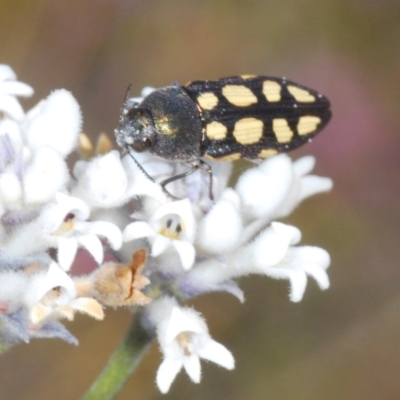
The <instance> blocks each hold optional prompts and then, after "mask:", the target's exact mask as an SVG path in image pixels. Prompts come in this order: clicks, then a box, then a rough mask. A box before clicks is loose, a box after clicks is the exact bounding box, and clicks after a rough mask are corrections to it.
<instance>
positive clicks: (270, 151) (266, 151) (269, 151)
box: [257, 149, 278, 158]
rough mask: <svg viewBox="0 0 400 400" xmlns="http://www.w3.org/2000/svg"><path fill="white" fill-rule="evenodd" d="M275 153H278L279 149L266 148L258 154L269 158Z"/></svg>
mask: <svg viewBox="0 0 400 400" xmlns="http://www.w3.org/2000/svg"><path fill="white" fill-rule="evenodd" d="M275 154H278V151H277V150H275V149H264V150H261V151H260V152H259V153H258V154H257V157H259V158H268V157H272V156H274V155H275Z"/></svg>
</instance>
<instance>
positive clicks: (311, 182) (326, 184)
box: [299, 175, 333, 201]
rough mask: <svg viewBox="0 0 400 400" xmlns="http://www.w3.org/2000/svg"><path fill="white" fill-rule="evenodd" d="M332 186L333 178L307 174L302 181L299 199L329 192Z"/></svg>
mask: <svg viewBox="0 0 400 400" xmlns="http://www.w3.org/2000/svg"><path fill="white" fill-rule="evenodd" d="M332 187H333V182H332V179H329V178H324V177H322V176H315V175H310V176H305V177H304V178H303V179H302V181H301V188H300V194H299V201H303V200H304V199H306V198H307V197H310V196H313V195H315V194H317V193H322V192H328V191H329V190H331V189H332Z"/></svg>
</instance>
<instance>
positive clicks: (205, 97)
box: [197, 92, 218, 110]
mask: <svg viewBox="0 0 400 400" xmlns="http://www.w3.org/2000/svg"><path fill="white" fill-rule="evenodd" d="M197 102H198V103H199V105H200V107H201V108H202V109H203V110H212V109H213V108H214V107H215V106H216V105H217V104H218V97H217V96H216V95H215V94H214V93H211V92H208V93H202V94H201V95H200V96H199V97H198V98H197Z"/></svg>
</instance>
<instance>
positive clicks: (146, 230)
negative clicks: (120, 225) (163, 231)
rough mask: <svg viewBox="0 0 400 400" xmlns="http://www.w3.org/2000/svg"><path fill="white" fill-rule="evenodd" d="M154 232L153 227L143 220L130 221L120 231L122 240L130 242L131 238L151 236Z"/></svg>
mask: <svg viewBox="0 0 400 400" xmlns="http://www.w3.org/2000/svg"><path fill="white" fill-rule="evenodd" d="M155 235H156V233H155V232H154V229H153V228H152V227H151V226H150V225H149V224H148V223H147V222H144V221H137V222H132V223H131V224H129V225H127V226H126V228H125V229H124V231H123V233H122V237H123V240H124V242H130V241H131V240H135V239H140V238H145V237H153V236H155Z"/></svg>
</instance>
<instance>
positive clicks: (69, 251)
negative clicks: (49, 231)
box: [57, 237, 78, 270]
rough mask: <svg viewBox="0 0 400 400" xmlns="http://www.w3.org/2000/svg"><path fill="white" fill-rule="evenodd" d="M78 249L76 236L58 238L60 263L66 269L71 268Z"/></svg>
mask: <svg viewBox="0 0 400 400" xmlns="http://www.w3.org/2000/svg"><path fill="white" fill-rule="evenodd" d="M77 250H78V242H77V240H76V239H75V238H73V237H72V238H66V237H59V238H58V252H57V259H58V263H59V264H60V266H61V267H62V268H63V269H64V270H69V269H70V267H71V265H72V263H73V261H74V259H75V255H76V252H77Z"/></svg>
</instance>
